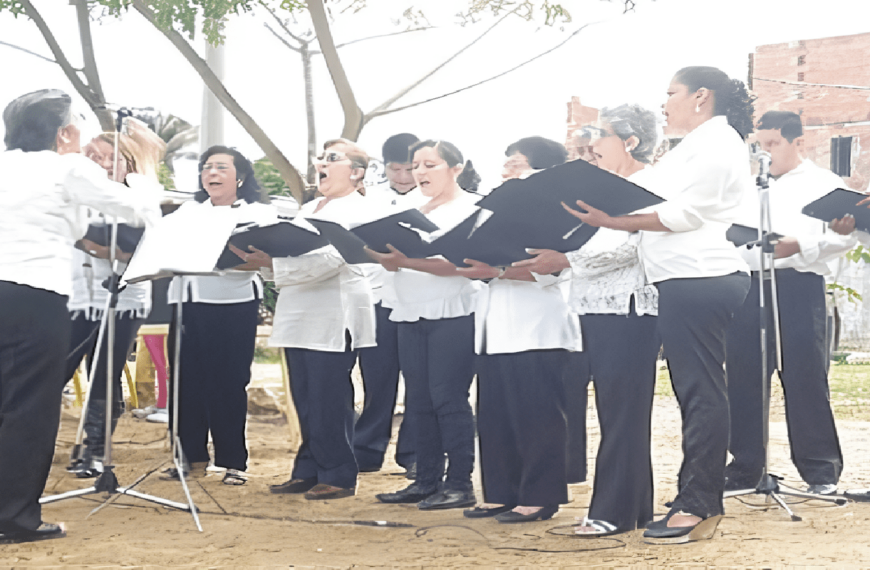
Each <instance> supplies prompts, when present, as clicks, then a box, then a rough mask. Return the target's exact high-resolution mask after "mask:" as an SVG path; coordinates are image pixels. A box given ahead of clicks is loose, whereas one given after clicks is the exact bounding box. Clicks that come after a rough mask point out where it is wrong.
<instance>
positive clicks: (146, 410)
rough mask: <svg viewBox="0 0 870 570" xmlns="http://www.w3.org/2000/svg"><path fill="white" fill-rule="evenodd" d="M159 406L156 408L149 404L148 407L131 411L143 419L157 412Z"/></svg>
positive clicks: (134, 415)
mask: <svg viewBox="0 0 870 570" xmlns="http://www.w3.org/2000/svg"><path fill="white" fill-rule="evenodd" d="M158 409H159V408H155V407H154V406H148V407H147V408H141V409H135V410H133V411H132V412H131V413H132V414H133V417H135V418H138V419H140V420H143V419H145V418H147V417H148V416H150V415H151V414H153V413H154V412H156V411H157V410H158Z"/></svg>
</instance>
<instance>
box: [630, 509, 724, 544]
mask: <svg viewBox="0 0 870 570" xmlns="http://www.w3.org/2000/svg"><path fill="white" fill-rule="evenodd" d="M673 514H674V513H668V516H666V517H665V518H663V519H661V520H658V521H655V522H653V523H650V524H649V526H647V528H646V530H645V531H644V533H643V538H644V539H645V540H644V542H646V543H647V544H685V543H687V542H695V541H696V540H709V539H711V538H713V534H715V532H716V527H717V526H719V521H721V520H722V515H714V516H712V517H708V518H706V519H702V520H700V521H698V522H697V523H695V524H693V525H690V526H671V527H669V526H668V522H667V521H668V520H669V519H670V518H671V516H673Z"/></svg>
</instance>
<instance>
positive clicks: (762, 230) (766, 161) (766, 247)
mask: <svg viewBox="0 0 870 570" xmlns="http://www.w3.org/2000/svg"><path fill="white" fill-rule="evenodd" d="M759 164H760V170H759V174H758V178H757V186H758V202H759V224H758V242H757V244H758V256H759V261H760V270H759V272H758V299H759V309H760V312H761V320H760V323H761V327H760V332H761V402H762V436H761V437H762V444H763V446H764V465H763V466H762V471H761V473H762V474H761V479H760V480H759V481H758V485H756V487H755V488H754V489H738V490H735V491H725V493H724V495H723V498H725V499H728V498H731V497H741V496H744V495H764V496H766V497H767V500H768V502H769V501H770V499H773V500H774V501H776V503H777V504H778V505H779V506H780V507H782V508H783V510H785V512H787V513H788V514H789V516H790V517H791V520H793V521H800V520H803V519H801V517H799V516H798V515H796V514H794V511H792V510H791V508H789V506H788V504H787V503H786V502H785V501H784V500H783V498H782V497H781V495H786V496H790V497H800V498H802V499H815V500H819V501H827V502H830V503H835V504H837V505H845V504H846V499H844V498H842V497H836V496H828V495H819V494H817V493H807V492H804V491H799V490H797V489H794V488H792V487H789V486H787V485H781V484H780V483H779V480H780V479H779V478H778V477H776V476H775V475H771V474H770V471H769V466H770V450H769V443H770V390H769V384H770V375H771V374H772V373H773V370H768V369H767V339H768V334H769V333H770V332H771V330H770V322H769V319H768V318H767V307H766V305H765V301H764V282H765V281H766V280H769V281H770V293H771V313H772V315H773V319H772V320H773V334H774V335H775V341H776V343H775V347H776V368H775V369H776V370H782V336H781V335H780V328H779V327H780V323H779V302H778V297H777V288H776V267H775V266H774V253H775V245H776V243H775V242H776V240H777V239H778V238H779V237H780V236H779V235H777V234H774V233H773V230H772V228H771V222H770V195H769V192H770V176H769V172H770V171H769V167H770V155H768V154H767V153H762V155H761V156H760V157H759ZM768 276H769V279H768Z"/></svg>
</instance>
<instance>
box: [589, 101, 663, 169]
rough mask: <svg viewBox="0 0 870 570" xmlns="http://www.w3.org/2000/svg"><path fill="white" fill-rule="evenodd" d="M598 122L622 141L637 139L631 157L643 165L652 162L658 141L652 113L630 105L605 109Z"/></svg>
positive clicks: (638, 106)
mask: <svg viewBox="0 0 870 570" xmlns="http://www.w3.org/2000/svg"><path fill="white" fill-rule="evenodd" d="M598 120H599V121H601V122H602V123H607V124H609V125H610V127H611V128H612V129H613V132H614V133H616V136H618V137H619V138H621V139H622V140H624V141H626V140H628V139H630V138H631V137H633V136H635V137H637V139H638V143H637V146H636V147H635V148H634V149H632V150H631V156H632V157H633V158H634V159H635V160H637V161H640V162H643V163H649V162H650V161H651V160H652V156H653V153H654V152H655V147H656V142H657V140H658V134H657V133H656V116H655V114H654V113H653V112H652V111H649V110H647V109H644V108H643V107H641V106H640V105H631V104H625V105H620V106H619V107H613V108H612V109H611V108H608V107H605V108H604V109H602V110H601V112H600V113H599V115H598Z"/></svg>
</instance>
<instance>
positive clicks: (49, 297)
mask: <svg viewBox="0 0 870 570" xmlns="http://www.w3.org/2000/svg"><path fill="white" fill-rule="evenodd" d="M66 302H67V298H66V297H65V296H63V295H58V294H57V293H52V292H50V291H46V290H43V289H34V288H32V287H28V286H26V285H18V284H16V283H11V282H9V281H0V464H2V467H0V533H6V532H15V531H20V530H35V529H37V528H39V525H41V524H42V509H41V508H40V505H39V496H40V495H41V494H42V491H43V489H44V488H45V481H46V480H47V479H48V472H49V469H50V468H51V459H52V457H53V456H54V442H55V439H56V438H57V428H58V424H59V422H60V400H61V390H60V389H59V388H58V386H59V385H60V383H61V381H62V380H61V378H62V376H63V369H64V361H65V358H66V353H67V349H68V348H69V313H68V312H67V310H66Z"/></svg>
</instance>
